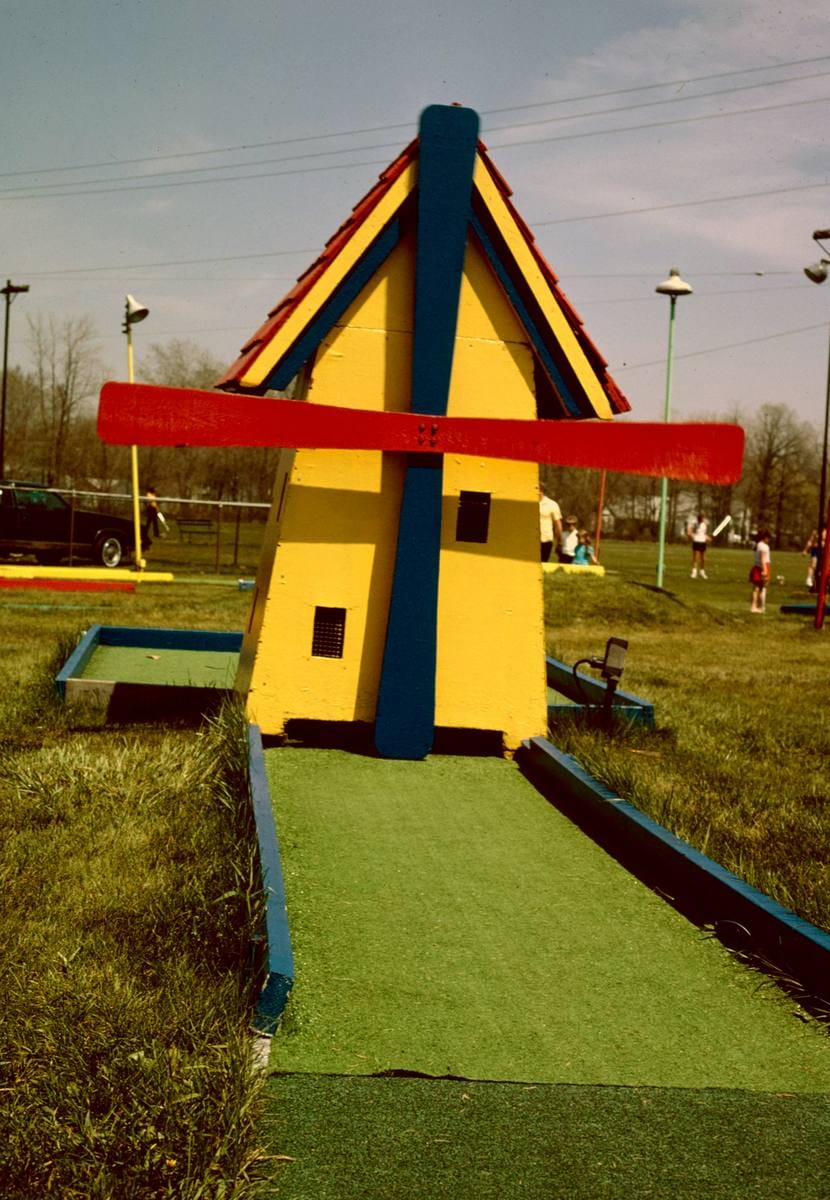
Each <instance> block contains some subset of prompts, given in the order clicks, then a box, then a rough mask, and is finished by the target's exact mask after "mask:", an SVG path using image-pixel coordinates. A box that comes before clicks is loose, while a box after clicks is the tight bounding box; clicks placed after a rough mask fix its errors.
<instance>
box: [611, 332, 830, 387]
mask: <svg viewBox="0 0 830 1200" xmlns="http://www.w3.org/2000/svg"><path fill="white" fill-rule="evenodd" d="M826 328H827V323H826V322H824V323H823V324H821V325H802V326H801V328H800V329H782V330H781V332H780V333H767V334H765V335H764V336H763V337H755V338H747V339H746V340H745V341H742V342H727V343H725V344H724V345H723V346H708V347H707V348H706V349H705V350H689V351H687V352H686V353H685V354H676V355H675V358H700V357H701V355H704V354H718V353H719V352H720V351H721V350H737V349H738V348H739V347H741V346H754V345H756V344H757V343H758V342H769V341H772V339H773V338H782V337H793V336H794V335H795V334H797V333H814V332H815V331H816V330H817V329H826ZM665 365H666V360H665V358H654V359H652V360H651V361H650V362H641V363H623V364H622V365H621V366H619V367H612V368H611V370H612V371H613V372H614V374H615V375H618V374H620V372H622V371H636V370H638V369H639V368H640V367H661V366H662V367H665Z"/></svg>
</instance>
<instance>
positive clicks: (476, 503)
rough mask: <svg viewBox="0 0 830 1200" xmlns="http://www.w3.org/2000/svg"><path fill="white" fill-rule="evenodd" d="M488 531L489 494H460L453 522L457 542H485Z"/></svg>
mask: <svg viewBox="0 0 830 1200" xmlns="http://www.w3.org/2000/svg"><path fill="white" fill-rule="evenodd" d="M489 530H490V493H489V492H461V493H460V494H459V496H458V516H457V518H456V522H455V540H456V541H457V542H480V543H483V542H486V541H487V535H488V533H489Z"/></svg>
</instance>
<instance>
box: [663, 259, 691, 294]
mask: <svg viewBox="0 0 830 1200" xmlns="http://www.w3.org/2000/svg"><path fill="white" fill-rule="evenodd" d="M654 290H655V292H659V293H660V294H661V296H671V297H672V299H674V298H675V297H677V296H691V294H692V292H693V290H694V289H693V288H692V285H691V284H689V283H686V281H685V279H681V278H680V272H679V271H678V269H677V267H672V268H671V269H670V271H669V277H668V279H664V280H663V282H662V283H658V284H657V287H656V288H655V289H654Z"/></svg>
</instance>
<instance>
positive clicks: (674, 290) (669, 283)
mask: <svg viewBox="0 0 830 1200" xmlns="http://www.w3.org/2000/svg"><path fill="white" fill-rule="evenodd" d="M654 290H655V292H659V293H660V295H661V296H668V297H669V348H668V355H667V358H666V400H665V405H664V408H663V420H664V421H666V422H668V421H669V419H670V417H671V385H672V360H673V357H674V309H675V305H676V304H677V297H678V296H691V294H692V287H691V285H690V284H688V283H686V282H685V281H684V280H683V279H681V278H680V272H679V271H678V269H677V267H672V268H671V270H670V271H669V277H668V279H664V280H663V282H662V283H658V285H657V287H656V288H655V289H654ZM668 498H669V481H668V479H667V478H666V477H665V476H664V477H663V478H662V479H661V480H660V529H659V533H658V535H657V586H658V587H659V588H661V587H662V586H663V566H664V564H665V557H666V510H667V508H668Z"/></svg>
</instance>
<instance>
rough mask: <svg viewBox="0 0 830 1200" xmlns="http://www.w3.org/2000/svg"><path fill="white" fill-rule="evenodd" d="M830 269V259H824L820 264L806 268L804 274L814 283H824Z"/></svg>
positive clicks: (816, 263)
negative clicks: (829, 268)
mask: <svg viewBox="0 0 830 1200" xmlns="http://www.w3.org/2000/svg"><path fill="white" fill-rule="evenodd" d="M828 267H830V258H823V259H821V261H820V262H814V263H811V264H810V266H809V267H805V268H804V274H805V275H806V276H807V278H808V279H809V280H810V281H811V282H812V283H824V281H825V279H826V278H827V268H828Z"/></svg>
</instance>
